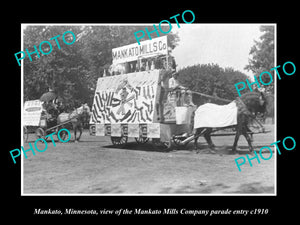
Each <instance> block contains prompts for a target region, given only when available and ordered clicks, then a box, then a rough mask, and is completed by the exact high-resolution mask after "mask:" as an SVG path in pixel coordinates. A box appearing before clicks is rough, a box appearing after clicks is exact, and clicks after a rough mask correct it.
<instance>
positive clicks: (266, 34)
mask: <svg viewBox="0 0 300 225" xmlns="http://www.w3.org/2000/svg"><path fill="white" fill-rule="evenodd" d="M260 31H261V32H263V34H262V35H261V37H260V38H259V39H260V41H256V40H254V45H253V46H252V48H251V50H250V53H249V54H250V58H249V60H248V61H249V64H248V65H246V66H245V69H246V70H248V71H252V72H253V73H254V74H255V76H256V77H257V79H258V80H259V75H260V74H261V73H262V72H264V71H270V69H271V68H273V67H274V26H261V27H260ZM270 79H271V78H270V77H269V76H262V81H263V82H264V83H269V82H270ZM264 87H265V90H266V92H270V93H273V92H274V82H272V83H271V84H270V85H268V86H264Z"/></svg>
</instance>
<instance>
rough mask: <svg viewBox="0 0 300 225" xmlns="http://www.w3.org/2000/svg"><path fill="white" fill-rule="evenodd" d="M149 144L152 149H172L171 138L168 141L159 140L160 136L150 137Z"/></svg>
mask: <svg viewBox="0 0 300 225" xmlns="http://www.w3.org/2000/svg"><path fill="white" fill-rule="evenodd" d="M151 144H152V146H153V147H154V149H155V150H158V151H161V150H163V151H169V150H172V147H173V141H172V139H171V140H170V141H166V142H163V141H161V140H160V138H152V141H151Z"/></svg>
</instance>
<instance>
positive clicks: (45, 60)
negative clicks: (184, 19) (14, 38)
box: [22, 25, 179, 105]
mask: <svg viewBox="0 0 300 225" xmlns="http://www.w3.org/2000/svg"><path fill="white" fill-rule="evenodd" d="M142 28H144V27H141V26H108V25H104V26H27V27H26V29H25V30H24V35H23V40H24V50H25V49H27V48H28V51H29V52H34V46H36V48H37V49H38V50H39V45H40V43H41V42H43V41H49V42H50V43H51V44H52V48H53V49H52V52H51V53H50V54H48V55H43V54H41V53H40V51H39V54H40V58H38V57H37V54H35V53H34V54H32V55H31V57H32V61H30V60H29V58H28V57H27V55H26V58H25V59H24V60H23V62H22V63H24V100H33V99H39V98H40V96H41V95H42V94H43V93H45V92H47V91H48V88H49V87H51V88H52V89H54V90H55V91H56V93H57V94H58V96H60V97H61V98H62V100H63V102H64V103H68V104H73V105H78V104H81V103H84V102H87V103H89V104H90V105H91V104H92V100H93V95H94V91H95V87H96V83H97V79H98V78H99V77H101V76H102V75H103V72H104V69H107V68H108V67H109V66H110V65H111V63H112V48H116V47H120V46H123V45H128V44H132V43H135V42H136V39H135V37H134V35H133V34H134V32H136V31H138V30H141V29H142ZM148 29H149V30H151V29H153V27H152V28H151V27H148ZM66 31H72V32H73V33H74V34H75V36H76V41H75V42H74V43H73V44H72V45H66V44H65V43H64V42H63V40H62V35H63V34H64V33H65V32H66ZM57 35H60V37H58V38H57V41H58V43H59V45H60V49H58V46H57V43H56V41H55V40H51V41H50V38H52V37H55V36H57ZM161 36H163V34H161ZM65 38H66V39H67V38H72V35H71V37H68V36H67V35H66V37H65ZM153 38H154V36H153ZM71 41H72V40H71ZM71 41H67V42H69V43H70V42H71ZM178 41H179V38H178V35H176V34H172V33H169V34H168V43H169V49H170V50H172V49H174V48H175V47H176V45H177V42H178ZM47 48H48V49H47ZM42 50H43V51H44V52H48V51H49V50H50V49H49V45H47V44H43V45H42Z"/></svg>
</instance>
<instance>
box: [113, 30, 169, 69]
mask: <svg viewBox="0 0 300 225" xmlns="http://www.w3.org/2000/svg"><path fill="white" fill-rule="evenodd" d="M167 54H168V44H167V36H163V37H159V38H153V39H152V40H147V41H141V42H140V45H139V44H138V43H135V44H130V45H125V46H122V47H119V48H113V49H112V58H113V64H118V63H125V62H130V61H136V60H138V58H140V57H141V58H147V57H153V56H154V55H167Z"/></svg>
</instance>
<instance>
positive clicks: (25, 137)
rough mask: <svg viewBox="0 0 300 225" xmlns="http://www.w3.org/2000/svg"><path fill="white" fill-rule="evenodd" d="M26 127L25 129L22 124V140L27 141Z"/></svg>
mask: <svg viewBox="0 0 300 225" xmlns="http://www.w3.org/2000/svg"><path fill="white" fill-rule="evenodd" d="M28 135H29V134H28V129H27V127H26V126H24V127H23V140H24V142H26V143H27V142H28Z"/></svg>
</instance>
